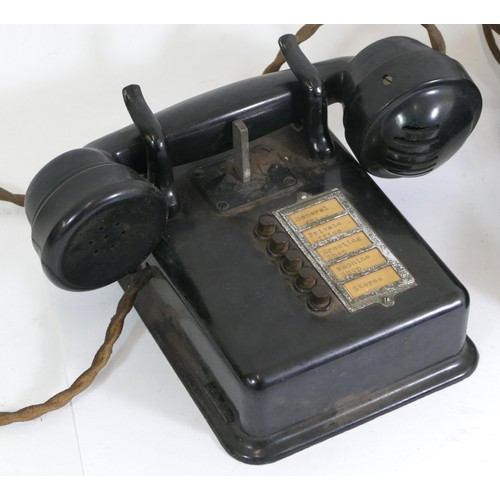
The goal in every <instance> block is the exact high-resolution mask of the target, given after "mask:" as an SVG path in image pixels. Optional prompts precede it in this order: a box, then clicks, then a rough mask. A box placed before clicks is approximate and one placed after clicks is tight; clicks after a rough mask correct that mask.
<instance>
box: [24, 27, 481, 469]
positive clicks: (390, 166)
mask: <svg viewBox="0 0 500 500" xmlns="http://www.w3.org/2000/svg"><path fill="white" fill-rule="evenodd" d="M280 47H281V50H282V52H283V54H284V56H285V59H286V60H287V62H288V64H289V66H290V68H291V69H290V70H285V71H280V72H278V73H273V74H269V75H263V76H259V77H255V78H251V79H249V80H245V81H242V82H238V83H235V84H232V85H228V86H226V87H223V88H221V89H218V90H214V91H211V92H208V93H207V94H203V95H200V96H198V97H194V98H192V99H190V100H188V101H185V102H182V103H180V104H178V105H175V106H173V107H171V108H168V109H166V110H164V111H161V112H159V113H157V114H153V113H152V112H151V110H150V109H149V108H148V106H147V104H146V103H145V101H144V98H143V96H142V93H141V91H140V88H139V87H138V86H136V85H131V86H129V87H126V88H125V89H124V99H125V103H126V105H127V108H128V110H129V112H130V115H131V117H132V120H133V122H134V123H133V125H131V126H129V127H127V128H124V129H122V130H119V131H118V132H115V133H113V134H110V135H108V136H106V137H103V138H101V139H98V140H96V141H94V142H93V143H91V144H89V145H88V146H86V147H85V148H82V149H79V150H74V151H70V152H68V153H64V154H63V155H61V156H59V157H58V158H56V159H54V160H53V161H52V162H50V163H49V164H48V165H47V166H45V167H44V169H42V171H41V172H40V173H39V174H38V175H37V176H36V177H35V179H34V180H33V182H32V183H31V185H30V187H29V190H28V192H27V195H26V212H27V215H28V219H29V220H30V223H31V224H32V231H33V233H32V234H33V242H34V245H35V248H36V249H37V251H38V252H39V254H40V256H41V259H42V264H43V267H44V270H45V271H46V273H47V275H48V276H49V277H50V278H51V279H52V281H54V283H56V284H57V285H58V286H61V287H63V288H66V289H70V290H89V289H93V288H97V287H100V286H104V285H106V284H109V283H111V282H113V281H116V280H119V281H120V284H121V285H122V286H123V287H126V286H127V284H128V282H129V279H130V274H129V273H131V272H134V271H135V270H137V269H139V268H142V267H144V266H150V267H151V269H152V270H153V273H154V277H153V279H152V280H151V281H150V282H149V283H148V285H147V286H146V287H145V288H144V289H143V290H142V292H141V293H140V295H139V297H138V300H137V302H136V308H137V310H138V312H139V314H140V316H141V318H142V319H143V320H144V323H145V324H146V326H147V328H148V329H149V330H150V332H151V334H152V335H153V337H154V338H155V340H156V342H157V343H158V345H159V346H160V348H161V349H162V351H163V352H164V354H165V356H166V357H167V358H168V360H169V361H170V363H171V364H172V366H173V368H174V369H175V371H176V372H177V374H178V376H179V377H180V379H181V380H182V382H183V384H184V385H185V387H186V389H187V390H188V391H189V393H190V394H191V396H192V397H193V399H194V401H195V402H196V403H197V405H198V406H199V408H200V410H201V411H202V412H203V414H204V416H205V418H206V420H207V421H208V423H209V424H210V426H211V427H212V429H213V431H214V432H215V434H216V435H217V437H218V438H219V440H220V442H221V443H222V445H223V447H224V448H225V449H226V450H227V451H228V452H229V453H230V454H231V455H232V456H234V457H235V458H237V459H239V460H241V461H244V462H247V463H267V462H272V461H275V460H278V459H281V458H283V457H285V456H287V455H290V454H291V453H294V452H296V451H299V450H300V449H302V448H304V447H306V446H309V445H312V444H314V443H316V442H318V441H320V440H323V439H325V438H327V437H330V436H333V435H335V434H337V433H339V432H342V431H344V430H347V429H349V428H351V427H353V426H355V425H358V424H361V423H363V422H366V421H368V420H370V419H372V418H374V417H376V416H377V415H380V414H382V413H384V412H387V411H389V410H392V409H394V408H397V407H398V406H401V405H403V404H406V403H408V402H410V401H412V400H414V399H416V398H419V397H422V396H424V395H426V394H428V393H430V392H432V391H435V390H437V389H441V388H443V387H445V386H447V385H449V384H451V383H454V382H457V381H459V380H461V379H463V378H464V377H466V376H468V375H469V374H470V373H472V371H473V370H474V368H475V366H476V364H477V359H478V355H477V351H476V349H475V347H474V344H473V343H472V342H471V340H470V339H469V338H468V337H467V336H466V327H467V315H468V307H469V298H468V294H467V291H466V289H465V288H464V286H463V285H462V284H461V283H460V282H459V281H458V280H457V278H456V277H455V276H454V275H453V274H452V273H451V272H450V271H449V270H448V269H447V267H446V266H445V265H444V264H443V262H442V261H441V260H440V259H439V257H437V256H436V254H435V253H434V252H433V251H432V250H431V249H430V248H429V246H428V245H427V244H426V243H425V241H423V239H422V238H421V237H420V236H419V235H418V234H417V233H416V231H415V230H414V229H413V228H412V226H411V225H410V224H409V223H408V222H407V221H406V220H405V219H404V217H403V216H402V215H401V213H400V212H399V211H398V210H397V209H396V208H395V207H394V206H393V204H392V203H391V202H390V201H389V200H388V198H387V197H386V196H385V195H384V193H383V192H382V191H381V190H380V189H379V188H378V187H377V185H376V184H375V183H374V182H373V181H372V179H371V178H370V176H369V175H368V173H371V174H374V175H380V176H384V177H402V176H413V175H422V174H426V173H429V172H430V171H432V170H433V169H435V168H436V167H438V166H439V165H441V164H442V163H443V162H444V161H446V160H447V159H448V158H449V157H450V156H451V155H452V154H453V153H454V152H455V151H456V150H457V149H458V148H459V147H460V146H461V144H462V143H463V142H464V141H465V139H466V138H467V136H468V135H469V134H470V133H471V132H472V130H473V128H474V126H475V124H476V122H477V120H478V118H479V114H480V110H481V96H480V93H479V91H478V89H477V87H476V86H475V85H474V83H473V82H472V80H471V79H470V77H469V76H468V75H467V73H466V71H465V70H464V69H463V68H462V66H461V65H460V64H459V63H457V62H456V61H455V60H453V59H451V58H449V57H448V56H445V55H443V54H439V53H437V52H435V51H433V50H432V49H430V48H429V47H427V46H425V45H423V44H421V43H419V42H417V41H415V40H412V39H409V38H405V37H391V38H387V39H383V40H380V41H378V42H375V43H374V44H372V45H370V46H369V47H367V48H366V49H364V50H363V51H362V52H361V53H360V54H358V55H357V56H356V57H353V58H350V57H345V58H337V59H332V60H329V61H324V62H321V63H317V64H314V65H313V64H311V63H310V62H309V61H308V60H307V59H306V57H305V56H304V54H303V53H302V52H301V50H300V49H299V47H298V45H297V43H296V41H295V37H294V36H291V35H285V36H284V37H282V38H281V39H280ZM332 102H342V103H343V105H344V125H345V129H346V138H347V141H348V143H349V145H350V147H351V149H352V151H353V152H354V154H355V155H356V157H357V159H358V160H359V163H358V161H356V160H355V159H354V158H353V156H352V155H351V154H350V153H348V152H347V151H346V149H345V148H344V147H343V146H342V145H341V143H340V142H339V141H338V140H337V139H336V138H335V137H334V136H333V135H332V134H331V132H330V131H329V129H328V124H327V106H328V104H330V103H332ZM167 432H168V431H167Z"/></svg>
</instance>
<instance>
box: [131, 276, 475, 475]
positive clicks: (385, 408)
mask: <svg viewBox="0 0 500 500" xmlns="http://www.w3.org/2000/svg"><path fill="white" fill-rule="evenodd" d="M126 283H127V280H126V279H124V280H122V281H121V284H122V286H124V287H125V286H126ZM170 296H171V289H170V285H169V283H168V279H167V278H165V277H164V276H163V275H162V273H161V271H160V270H159V269H158V268H157V269H156V273H155V277H154V278H153V279H152V281H151V282H150V284H148V286H147V287H146V288H145V289H144V290H143V291H142V292H141V294H140V295H139V297H138V299H137V302H136V305H135V307H136V309H137V311H138V313H139V315H140V317H141V318H142V320H143V321H144V322H145V324H146V326H147V327H148V329H149V331H150V332H151V334H152V335H153V337H154V339H155V340H156V342H157V343H158V345H159V347H160V348H161V350H162V351H163V353H164V355H165V356H166V358H167V359H168V361H169V362H170V364H171V366H172V368H173V369H174V370H175V372H176V374H177V376H178V377H179V379H180V380H181V381H182V383H183V385H184V386H185V388H186V389H187V391H188V392H189V394H190V395H191V397H192V398H193V400H194V402H195V403H196V405H197V406H198V408H199V409H200V411H201V412H202V414H203V415H204V417H205V419H206V421H207V422H208V424H209V425H210V427H211V428H212V430H213V432H214V433H215V435H216V436H217V438H218V439H219V441H220V443H221V445H222V446H223V447H224V449H225V450H226V451H227V452H228V453H229V454H230V455H231V456H233V457H234V458H236V459H237V460H239V461H241V462H244V463H248V464H255V465H258V464H266V463H272V462H275V461H277V460H280V459H282V458H285V457H287V456H289V455H291V454H293V453H296V452H298V451H300V450H302V449H304V448H307V447H308V446H311V445H313V444H316V443H319V442H321V441H323V440H325V439H327V438H330V437H332V436H334V435H336V434H340V433H341V432H344V431H346V430H348V429H350V428H353V427H355V426H357V425H360V424H363V423H365V422H367V421H369V420H371V419H373V418H375V417H377V416H380V415H382V414H384V413H387V412H389V411H391V410H394V409H396V408H398V407H400V406H403V405H405V404H407V403H410V402H412V401H414V400H416V399H418V398H421V397H423V396H426V395H428V394H430V393H432V392H434V391H437V390H439V389H443V388H445V387H447V386H449V385H451V384H454V383H456V382H459V381H461V380H462V379H464V378H466V377H468V376H469V375H470V374H471V373H472V372H473V371H474V369H475V368H476V365H477V361H478V353H477V350H476V347H475V346H474V343H473V342H472V341H471V340H470V339H469V338H468V337H467V338H466V341H465V344H464V346H463V349H462V350H461V352H460V353H459V354H458V355H456V356H454V357H452V358H449V359H446V360H445V361H443V362H441V363H438V364H436V365H435V366H432V367H430V368H428V369H425V370H422V371H420V372H418V373H415V374H413V375H412V376H410V377H407V378H405V379H403V380H401V381H398V382H397V383H394V384H392V385H389V386H387V387H386V388H384V389H383V390H381V391H377V392H373V393H368V394H366V395H365V397H359V398H357V399H354V400H352V401H350V402H348V403H347V404H345V405H344V406H342V407H341V408H337V409H336V410H335V411H327V412H325V413H320V414H318V415H316V416H315V417H312V418H310V419H308V420H306V421H303V422H300V423H299V424H296V425H292V426H290V427H288V428H285V429H283V430H280V431H278V432H275V433H273V434H271V435H269V436H266V437H255V436H252V435H250V434H248V433H247V432H245V430H244V429H243V427H242V425H241V422H240V420H239V418H238V413H237V411H236V409H235V408H234V407H233V405H232V404H231V402H230V401H228V400H226V398H225V397H224V395H223V394H222V392H221V391H220V388H219V387H218V385H217V384H216V383H215V382H214V377H213V375H212V374H211V373H210V370H209V369H208V367H207V366H206V364H205V363H204V361H203V360H202V359H201V358H200V356H199V355H198V354H197V353H196V351H195V350H194V349H193V347H192V345H191V343H190V342H189V340H188V338H187V336H186V335H185V334H184V332H183V331H182V329H181V328H179V325H178V324H177V321H176V320H175V318H174V316H170V313H171V312H172V307H171V304H170V298H168V299H167V300H165V299H166V298H167V297H170ZM159 311H163V313H162V314H159Z"/></svg>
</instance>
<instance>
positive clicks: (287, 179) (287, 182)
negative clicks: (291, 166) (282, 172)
mask: <svg viewBox="0 0 500 500" xmlns="http://www.w3.org/2000/svg"><path fill="white" fill-rule="evenodd" d="M283 184H284V185H285V186H293V185H294V184H297V179H295V177H292V176H290V175H288V176H287V177H285V178H284V179H283Z"/></svg>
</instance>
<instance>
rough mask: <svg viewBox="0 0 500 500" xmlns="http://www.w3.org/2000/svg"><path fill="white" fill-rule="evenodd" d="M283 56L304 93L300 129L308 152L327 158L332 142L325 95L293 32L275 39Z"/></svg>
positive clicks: (320, 157) (320, 79) (316, 73)
mask: <svg viewBox="0 0 500 500" xmlns="http://www.w3.org/2000/svg"><path fill="white" fill-rule="evenodd" d="M279 46H280V49H281V52H282V53H283V57H284V58H285V60H286V62H287V63H288V65H289V66H290V69H291V70H292V72H293V74H294V75H295V77H296V78H297V80H298V81H299V82H300V84H301V85H302V87H304V89H305V90H306V93H307V102H306V106H305V110H304V129H305V133H306V136H307V141H308V145H309V149H310V152H311V154H312V156H313V158H315V159H325V158H329V157H331V156H332V154H333V142H332V139H331V137H330V131H329V130H328V96H327V94H326V90H325V86H324V83H323V79H322V78H321V75H320V74H319V72H318V70H317V69H316V68H315V67H314V66H313V65H312V64H311V62H310V61H309V59H307V57H306V56H305V55H304V53H303V52H302V50H300V48H299V44H298V43H297V39H296V38H295V35H284V36H282V37H281V38H280V39H279Z"/></svg>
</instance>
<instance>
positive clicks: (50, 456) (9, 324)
mask: <svg viewBox="0 0 500 500" xmlns="http://www.w3.org/2000/svg"><path fill="white" fill-rule="evenodd" d="M299 26H300V25H268V26H234V25H223V26H200V25H198V26H170V27H168V26H146V27H144V26H24V27H22V26H21V27H18V26H2V27H0V62H1V68H2V72H1V78H0V185H1V186H3V187H5V188H7V189H11V190H13V191H16V192H24V191H25V189H26V188H27V186H28V184H29V181H30V179H31V178H32V177H33V176H34V174H35V173H36V172H37V171H38V170H39V169H40V168H41V167H42V166H43V165H44V164H45V163H47V162H48V161H50V160H51V159H52V158H54V157H55V156H57V155H58V154H60V153H62V152H64V151H67V150H69V149H72V148H76V147H80V146H83V145H84V144H86V143H88V142H90V141H91V140H93V139H95V138H98V137H100V136H102V135H104V134H107V133H109V132H112V131H114V130H117V129H118V128H120V127H122V126H125V125H127V124H129V123H130V119H129V118H128V115H127V112H126V110H125V107H124V105H123V103H122V99H121V89H122V87H124V86H125V85H127V84H129V83H138V84H140V85H141V87H142V89H143V92H144V95H145V97H146V100H147V101H148V103H149V105H150V107H151V108H152V109H153V110H154V111H158V110H160V109H163V108H165V107H168V106H169V105H171V104H174V103H176V102H178V101H181V100H183V99H185V98H188V97H191V96H193V95H196V94H199V93H201V92H204V91H207V90H210V89H213V88H216V87H219V86H222V85H224V84H227V83H231V82H234V81H237V80H240V79H244V78H247V77H251V76H255V75H257V74H259V73H260V72H261V71H262V70H263V68H264V67H265V66H266V65H267V64H268V63H269V62H270V61H271V60H272V59H273V58H274V56H275V54H276V52H277V39H278V37H279V36H280V35H282V34H284V33H287V32H295V31H296V30H297V29H298V27H299ZM440 28H441V30H442V32H443V34H444V36H445V39H446V41H447V45H448V54H449V55H450V56H452V57H454V58H457V59H459V60H460V62H461V63H462V64H463V65H464V66H465V67H466V69H467V70H468V72H469V73H470V75H471V76H472V78H473V79H474V80H475V82H476V84H477V85H478V86H479V88H480V90H481V92H482V95H483V100H484V108H483V113H482V117H481V119H480V122H479V124H478V126H477V128H476V130H475V131H474V133H473V135H472V136H471V138H470V139H469V140H468V142H467V143H466V145H465V146H464V147H463V148H462V149H461V150H460V151H459V153H458V154H457V155H455V156H454V157H453V158H452V159H451V160H449V161H448V163H447V164H445V165H444V166H443V167H441V169H440V170H438V171H436V172H435V173H432V174H430V175H429V176H424V177H422V178H418V179H409V180H406V179H403V180H392V181H377V182H379V184H380V185H381V186H382V188H383V189H384V191H385V192H386V193H387V194H388V196H389V198H391V199H392V201H393V202H394V203H395V204H396V206H397V207H398V208H399V209H400V210H401V211H402V212H403V214H404V215H405V216H406V217H407V218H408V220H409V221H410V222H411V223H412V224H413V225H414V226H415V227H416V228H417V230H418V231H419V232H420V233H421V234H422V236H423V237H424V238H425V239H426V240H427V241H428V242H429V244H430V245H431V246H432V247H433V248H434V250H435V251H436V252H437V253H438V255H439V256H440V257H441V258H442V259H443V260H444V261H445V262H446V264H447V265H448V266H449V267H450V268H451V269H452V270H453V272H454V273H455V274H456V275H457V276H458V277H459V279H460V280H461V281H462V282H463V283H464V284H465V285H466V287H467V288H468V290H469V292H470V295H471V300H472V304H471V314H470V322H469V335H470V337H471V338H472V339H473V340H474V342H475V343H476V345H477V347H478V349H479V352H480V356H481V357H480V363H479V366H478V368H477V371H476V372H475V373H474V374H473V376H472V377H470V378H469V379H467V380H465V381H463V382H461V383H459V384H457V385H454V386H452V387H450V388H447V389H445V390H443V391H440V392H438V393H435V394H433V395H431V396H428V397H426V398H424V399H422V400H419V401H417V402H415V403H412V404H410V405H408V406H406V407H404V408H401V409H398V410H396V411H394V412H392V413H390V414H388V415H385V416H383V417H379V418H378V419H376V420H374V421H372V422H370V423H368V424H365V425H363V426H360V427H358V428H356V429H353V430H350V431H349V432H346V433H344V434H342V435H340V436H337V437H335V438H332V439H329V440H327V441H325V442H323V443H321V444H319V445H315V446H313V447H311V448H308V449H307V450H305V451H302V452H300V453H298V454H296V455H293V456H291V457H289V458H287V459H285V460H282V461H280V462H278V463H275V464H272V465H267V466H259V467H256V466H249V465H244V464H242V463H239V462H237V461H235V460H234V459H232V458H230V457H229V456H228V455H227V454H226V453H225V452H224V451H223V449H222V448H221V446H220V445H219V443H218V441H217V440H216V438H215V437H214V435H213V434H212V432H211V430H210V428H209V427H208V425H207V424H206V422H205V421H204V419H203V417H202V416H201V414H200V413H199V411H198V410H197V408H196V407H195V404H194V403H193V402H192V401H191V399H190V397H189V396H188V394H187V393H186V391H185V390H184V388H183V387H182V385H181V383H180V382H179V381H178V379H177V378H176V376H175V374H174V373H173V371H172V370H171V368H170V366H169V365H168V363H167V361H166V359H165V358H164V357H163V355H162V354H161V352H160V350H159V348H157V346H156V344H155V343H154V341H153V339H152V338H151V337H150V335H149V333H148V332H147V331H146V329H145V327H144V326H143V324H142V323H141V321H140V320H139V319H138V317H137V315H136V314H135V313H133V314H131V315H130V316H129V318H128V320H127V323H126V325H125V329H124V333H123V336H122V338H121V339H120V340H119V341H118V343H117V346H116V347H115V353H114V356H113V357H112V359H111V362H110V364H109V365H108V366H107V367H106V369H105V371H104V372H103V373H102V374H100V375H99V377H98V379H97V381H96V382H95V384H94V385H93V386H92V387H91V389H90V390H89V391H87V392H86V393H84V395H82V396H79V397H78V398H77V399H76V400H75V401H74V402H73V403H72V404H71V405H69V406H68V407H66V408H64V409H62V410H60V411H58V412H55V413H52V414H48V415H46V416H44V417H43V418H41V419H39V420H36V421H34V422H30V423H23V424H15V425H11V426H7V427H2V428H0V475H152V474H154V475H187V474H201V475H228V476H233V475H242V476H247V475H250V476H251V475H295V476H297V475H360V476H368V475H374V476H376V475H385V474H392V475H397V476H399V475H404V474H416V475H418V477H420V478H428V477H429V476H430V477H432V476H434V475H444V476H447V475H449V476H450V481H451V482H452V483H453V482H456V481H460V482H461V484H463V485H464V488H465V487H466V485H467V484H469V482H468V481H465V480H464V479H465V478H471V477H473V476H474V475H476V474H480V475H484V476H485V477H490V478H492V477H494V476H495V475H496V474H497V473H498V466H499V460H498V450H499V449H500V430H499V425H498V422H499V419H500V397H499V385H498V384H499V382H498V381H499V380H500V362H499V357H500V342H499V335H498V306H499V301H500V287H499V284H500V266H499V265H498V252H499V250H500V231H499V229H500V228H499V226H500V222H499V216H500V171H499V169H498V164H499V162H498V158H499V153H500V149H499V143H500V118H499V117H500V98H499V86H500V67H499V66H498V65H497V64H496V62H495V61H494V59H493V57H492V56H491V55H490V53H489V51H488V49H487V47H486V45H485V42H484V38H483V35H482V32H481V30H480V27H479V25H469V26H446V25H440ZM390 35H407V36H412V37H414V38H417V39H419V40H421V41H423V42H426V43H427V36H426V32H425V30H424V29H423V28H421V27H420V26H418V25H413V26H399V25H386V26H364V27H363V28H360V27H359V26H350V25H346V26H332V25H328V26H324V27H323V28H321V29H320V30H319V32H318V33H317V34H316V36H315V37H314V38H313V39H312V40H310V41H309V42H307V43H306V44H305V45H304V46H303V49H304V51H305V52H306V54H307V55H308V57H309V58H310V59H311V60H313V61H319V60H323V59H327V58H330V57H336V56H342V55H354V54H355V53H357V52H358V51H359V50H361V49H362V48H364V47H365V46H366V45H368V44H369V43H371V42H373V41H375V40H377V39H379V38H381V37H384V36H390ZM330 127H331V128H332V129H333V130H334V132H335V133H336V134H337V135H341V134H342V135H341V136H342V137H343V131H342V126H341V111H340V109H339V107H334V109H332V112H331V116H330ZM0 228H1V232H0V234H1V236H0V239H1V242H2V244H1V246H0V318H1V326H0V410H4V411H6V410H13V409H16V408H18V407H21V406H24V405H27V404H31V403H35V402H41V401H43V400H45V399H47V398H48V397H50V396H51V395H52V394H53V393H55V392H57V391H59V390H61V389H63V388H65V387H67V386H68V385H69V384H70V383H71V382H72V381H73V380H74V379H75V378H76V376H78V375H79V374H80V373H81V372H82V371H83V370H84V369H86V368H87V367H88V365H89V364H90V362H91V360H92V357H93V355H94V353H95V351H96V350H97V348H98V346H99V345H100V343H101V342H102V339H103V335H104V331H105V329H106V327H107V324H108V321H109V318H110V317H111V315H112V314H113V312H114V309H115V306H116V303H117V301H118V298H119V296H120V295H121V291H120V289H119V287H118V285H111V286H109V287H106V288H104V289H101V290H98V291H94V292H87V293H79V294H78V293H70V292H64V291H61V290H58V289H56V288H55V287H54V286H53V285H52V284H51V283H49V281H48V280H47V279H46V278H45V276H44V274H43V272H42V270H41V267H40V262H39V259H38V257H37V255H36V253H35V251H34V250H33V248H32V245H31V241H30V228H29V224H28V222H27V220H26V218H25V215H24V212H23V210H22V209H20V208H17V207H14V206H10V205H7V204H1V205H0ZM470 484H472V483H470ZM493 493H495V492H494V491H493ZM496 493H498V489H497V490H496ZM481 498H486V496H485V495H482V496H481Z"/></svg>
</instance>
